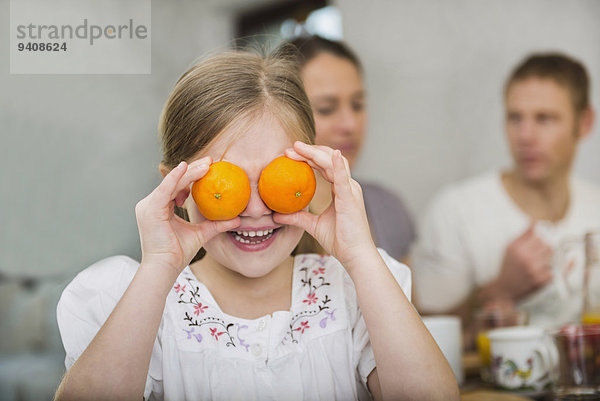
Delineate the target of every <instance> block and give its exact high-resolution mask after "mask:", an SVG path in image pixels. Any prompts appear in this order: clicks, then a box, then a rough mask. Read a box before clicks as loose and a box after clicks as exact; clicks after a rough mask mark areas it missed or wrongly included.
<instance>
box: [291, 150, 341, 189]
mask: <svg viewBox="0 0 600 401" xmlns="http://www.w3.org/2000/svg"><path fill="white" fill-rule="evenodd" d="M294 151H295V152H296V154H298V155H299V156H302V157H304V159H305V161H306V162H308V164H309V165H310V166H311V167H313V168H316V169H318V170H319V171H321V173H322V175H323V177H325V179H327V180H328V181H331V182H332V181H333V165H332V163H331V156H332V155H333V149H331V148H330V147H327V146H318V145H308V144H306V143H304V142H300V141H296V142H295V143H294Z"/></svg>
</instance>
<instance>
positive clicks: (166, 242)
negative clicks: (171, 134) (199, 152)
mask: <svg viewBox="0 0 600 401" xmlns="http://www.w3.org/2000/svg"><path fill="white" fill-rule="evenodd" d="M210 163H211V158H210V156H209V157H204V158H202V159H199V160H196V161H194V162H192V163H191V164H190V165H189V166H188V164H187V163H186V162H181V163H180V164H179V165H178V166H177V167H175V168H174V169H173V170H171V171H170V172H169V173H168V174H167V175H166V176H165V178H164V179H163V181H162V182H161V183H160V185H159V186H158V187H156V188H155V189H154V191H152V193H150V195H148V196H147V197H145V198H144V199H142V200H141V201H139V202H138V204H137V205H136V207H135V215H136V219H137V224H138V229H139V232H140V242H141V245H142V263H143V264H149V263H151V264H157V265H161V266H162V267H163V268H168V269H172V270H173V272H174V273H176V274H177V275H179V273H181V270H183V268H184V267H185V266H187V265H188V264H189V263H190V261H191V260H192V258H193V257H194V256H195V255H196V253H197V252H198V250H199V249H200V248H201V247H202V246H203V245H204V244H205V243H206V242H207V241H209V240H210V239H211V238H213V237H214V236H215V235H217V234H219V233H221V232H225V231H228V230H232V229H234V228H236V227H238V226H239V225H240V219H239V217H236V218H234V219H231V220H226V221H212V220H206V221H203V222H201V223H199V224H192V223H190V222H188V221H185V220H184V219H182V218H181V217H179V216H177V215H176V214H175V213H174V210H175V205H177V206H182V205H183V203H184V202H185V200H186V199H187V198H188V196H189V195H190V185H191V184H192V183H193V182H194V181H197V180H199V179H200V178H202V177H203V176H204V175H205V174H206V173H207V171H208V169H209V166H210Z"/></svg>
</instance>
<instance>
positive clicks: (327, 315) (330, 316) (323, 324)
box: [319, 309, 335, 329]
mask: <svg viewBox="0 0 600 401" xmlns="http://www.w3.org/2000/svg"><path fill="white" fill-rule="evenodd" d="M334 313H335V309H334V310H332V311H331V312H329V311H325V317H324V318H323V319H321V321H320V322H319V326H321V328H322V329H324V328H325V327H327V319H330V320H332V321H334V322H335V316H334V315H333V314H334Z"/></svg>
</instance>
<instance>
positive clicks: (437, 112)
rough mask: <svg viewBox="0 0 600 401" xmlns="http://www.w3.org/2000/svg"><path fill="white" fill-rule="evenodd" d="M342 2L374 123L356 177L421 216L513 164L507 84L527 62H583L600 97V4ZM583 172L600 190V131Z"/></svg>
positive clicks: (573, 0) (586, 149)
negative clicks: (449, 192) (555, 55)
mask: <svg viewBox="0 0 600 401" xmlns="http://www.w3.org/2000/svg"><path fill="white" fill-rule="evenodd" d="M370 4H372V5H371V6H368V7H367V6H366V5H365V2H361V1H350V0H340V1H338V2H337V6H338V7H339V8H340V9H341V11H342V16H343V27H344V35H345V38H346V40H347V41H348V42H349V44H350V45H351V46H352V47H353V48H354V49H355V50H356V52H357V53H358V54H359V55H360V57H361V58H362V61H363V63H364V66H365V69H366V78H367V86H368V92H369V99H368V105H369V111H370V126H369V136H368V140H367V146H366V149H365V151H364V153H363V155H362V157H361V160H360V162H359V164H358V165H357V169H356V175H357V176H360V177H364V178H369V179H373V180H377V181H380V182H382V183H385V184H387V185H389V186H391V187H392V188H393V189H394V190H396V191H397V192H398V193H400V194H401V195H402V196H403V198H404V199H405V200H406V201H407V203H408V204H409V206H410V208H411V209H412V210H413V211H414V212H415V213H420V212H422V211H423V208H424V206H425V205H426V204H427V201H428V199H429V198H430V197H431V196H432V194H433V193H434V192H435V191H437V190H438V189H439V187H440V185H443V184H444V183H447V182H450V181H454V180H457V179H460V178H462V177H466V176H470V175H472V174H477V173H479V172H481V171H485V170H488V169H490V168H495V167H498V166H507V165H508V164H509V162H510V159H509V155H508V149H507V147H506V145H505V141H504V136H503V135H504V131H503V105H502V86H503V83H504V80H505V78H506V77H507V75H508V74H509V71H510V70H511V69H512V68H513V67H514V66H515V65H516V63H518V62H519V61H520V60H521V59H522V58H523V57H524V56H525V55H527V54H528V53H530V52H532V51H539V50H560V51H564V52H567V53H569V54H571V55H573V56H575V57H577V58H579V59H580V60H581V61H583V62H584V63H585V64H586V65H587V68H588V72H589V73H590V75H591V77H592V85H593V88H592V102H593V104H594V105H595V106H596V107H598V105H599V104H600V103H599V99H600V24H599V22H600V2H599V1H596V0H570V1H567V0H525V1H524V0H494V1H480V0H452V1H447V0H427V1H421V0H402V1H392V0H387V1H375V2H372V3H370ZM582 145H583V146H581V147H580V155H579V159H578V160H577V163H576V166H575V170H576V172H577V173H578V174H580V175H581V176H583V177H587V178H589V179H591V180H593V181H594V182H596V183H598V184H600V124H596V126H595V128H594V132H593V134H592V135H591V137H588V138H587V139H586V140H585V142H584V143H583V144H582Z"/></svg>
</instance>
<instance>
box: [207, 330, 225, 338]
mask: <svg viewBox="0 0 600 401" xmlns="http://www.w3.org/2000/svg"><path fill="white" fill-rule="evenodd" d="M209 330H210V335H211V336H213V337H214V338H215V340H217V341H219V337H221V336H222V335H223V334H225V332H224V331H220V332H218V333H217V328H216V327H215V328H212V329H209Z"/></svg>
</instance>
